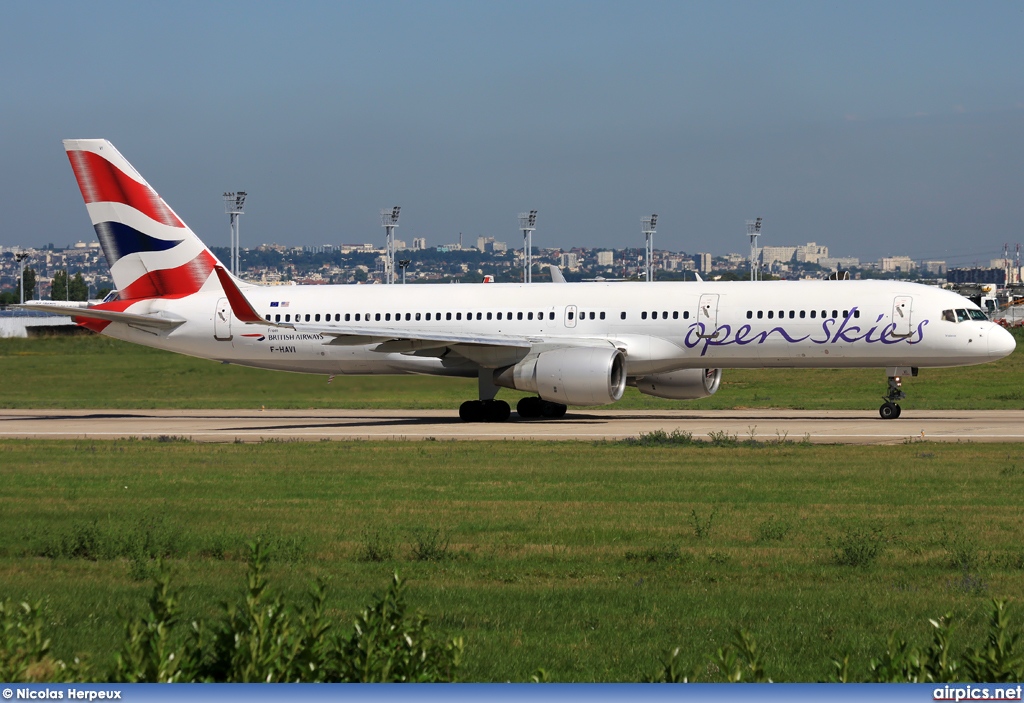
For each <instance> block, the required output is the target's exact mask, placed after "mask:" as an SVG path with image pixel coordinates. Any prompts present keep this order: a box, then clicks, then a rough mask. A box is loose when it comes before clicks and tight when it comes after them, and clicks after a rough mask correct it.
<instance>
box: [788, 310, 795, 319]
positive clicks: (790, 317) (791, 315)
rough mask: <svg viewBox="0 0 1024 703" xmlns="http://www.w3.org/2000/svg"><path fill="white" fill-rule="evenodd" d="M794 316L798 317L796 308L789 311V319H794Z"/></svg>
mask: <svg viewBox="0 0 1024 703" xmlns="http://www.w3.org/2000/svg"><path fill="white" fill-rule="evenodd" d="M794 317H796V311H795V310H790V311H789V319H790V320H792V319H793V318H794Z"/></svg>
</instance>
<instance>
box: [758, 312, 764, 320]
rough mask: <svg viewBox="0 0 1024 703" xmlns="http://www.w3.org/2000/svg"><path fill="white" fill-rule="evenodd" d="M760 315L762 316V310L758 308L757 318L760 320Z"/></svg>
mask: <svg viewBox="0 0 1024 703" xmlns="http://www.w3.org/2000/svg"><path fill="white" fill-rule="evenodd" d="M762 317H764V310H758V311H757V319H758V320H760V319H761V318H762Z"/></svg>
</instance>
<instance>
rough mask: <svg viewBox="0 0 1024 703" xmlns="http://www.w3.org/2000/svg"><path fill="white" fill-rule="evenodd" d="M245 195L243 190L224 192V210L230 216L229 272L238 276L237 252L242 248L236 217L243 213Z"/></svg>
mask: <svg viewBox="0 0 1024 703" xmlns="http://www.w3.org/2000/svg"><path fill="white" fill-rule="evenodd" d="M246 195H247V193H246V192H245V191H244V190H240V191H238V192H236V193H224V212H226V213H227V214H228V215H230V217H231V273H232V274H234V275H235V276H236V277H237V276H238V252H239V249H241V248H242V239H241V233H240V231H239V224H240V222H239V220H238V218H239V217H241V216H242V215H243V214H244V212H243V208H244V206H245V196H246Z"/></svg>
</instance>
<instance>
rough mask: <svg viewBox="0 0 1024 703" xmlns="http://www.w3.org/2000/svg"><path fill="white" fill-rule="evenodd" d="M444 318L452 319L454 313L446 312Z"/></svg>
mask: <svg viewBox="0 0 1024 703" xmlns="http://www.w3.org/2000/svg"><path fill="white" fill-rule="evenodd" d="M444 319H446V320H450V319H452V314H451V313H450V312H446V313H445V314H444Z"/></svg>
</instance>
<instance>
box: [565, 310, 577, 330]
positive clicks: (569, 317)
mask: <svg viewBox="0 0 1024 703" xmlns="http://www.w3.org/2000/svg"><path fill="white" fill-rule="evenodd" d="M565 326H566V327H575V326H576V306H575V305H566V306H565Z"/></svg>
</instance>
